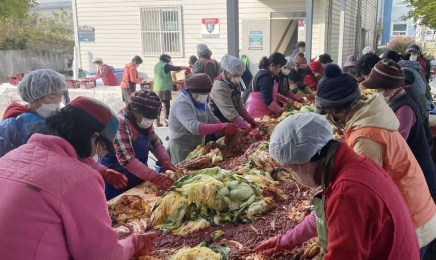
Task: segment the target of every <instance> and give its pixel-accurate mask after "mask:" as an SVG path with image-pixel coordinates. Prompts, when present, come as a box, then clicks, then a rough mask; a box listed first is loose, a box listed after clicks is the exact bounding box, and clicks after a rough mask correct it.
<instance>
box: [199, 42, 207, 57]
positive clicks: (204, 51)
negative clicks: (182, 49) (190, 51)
mask: <svg viewBox="0 0 436 260" xmlns="http://www.w3.org/2000/svg"><path fill="white" fill-rule="evenodd" d="M197 51H198V53H200V54H201V55H205V54H208V52H209V47H207V45H206V44H204V43H199V44H197Z"/></svg>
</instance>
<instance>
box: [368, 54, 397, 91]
mask: <svg viewBox="0 0 436 260" xmlns="http://www.w3.org/2000/svg"><path fill="white" fill-rule="evenodd" d="M404 81H405V76H404V71H403V70H402V69H401V67H400V65H398V64H397V63H396V62H394V61H393V60H381V61H379V62H378V63H377V64H376V65H375V67H374V68H373V69H372V70H371V73H370V74H369V77H368V79H366V80H364V81H362V85H363V86H364V87H365V88H368V89H377V88H384V89H397V88H400V87H401V86H403V85H404Z"/></svg>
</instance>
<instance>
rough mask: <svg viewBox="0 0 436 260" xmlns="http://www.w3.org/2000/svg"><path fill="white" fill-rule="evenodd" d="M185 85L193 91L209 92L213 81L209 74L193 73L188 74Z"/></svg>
mask: <svg viewBox="0 0 436 260" xmlns="http://www.w3.org/2000/svg"><path fill="white" fill-rule="evenodd" d="M185 86H186V89H187V90H189V91H190V92H191V93H209V92H210V90H211V89H212V81H211V80H210V78H209V76H208V75H207V74H204V73H200V74H192V75H188V76H186V78H185Z"/></svg>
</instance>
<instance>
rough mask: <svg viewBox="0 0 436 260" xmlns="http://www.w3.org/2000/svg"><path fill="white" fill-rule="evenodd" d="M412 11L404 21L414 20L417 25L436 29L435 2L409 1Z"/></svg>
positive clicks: (429, 0) (423, 0) (424, 0)
mask: <svg viewBox="0 0 436 260" xmlns="http://www.w3.org/2000/svg"><path fill="white" fill-rule="evenodd" d="M409 6H410V7H412V9H411V10H410V11H409V12H408V13H407V15H406V16H404V17H403V19H405V20H406V19H412V20H413V22H414V23H415V24H421V25H424V26H427V27H430V28H436V11H435V10H436V1H434V0H409Z"/></svg>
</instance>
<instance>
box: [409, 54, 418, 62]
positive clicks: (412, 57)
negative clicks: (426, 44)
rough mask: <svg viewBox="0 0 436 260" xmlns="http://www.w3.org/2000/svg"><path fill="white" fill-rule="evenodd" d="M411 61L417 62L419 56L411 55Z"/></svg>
mask: <svg viewBox="0 0 436 260" xmlns="http://www.w3.org/2000/svg"><path fill="white" fill-rule="evenodd" d="M410 60H411V61H417V60H418V55H410Z"/></svg>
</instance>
